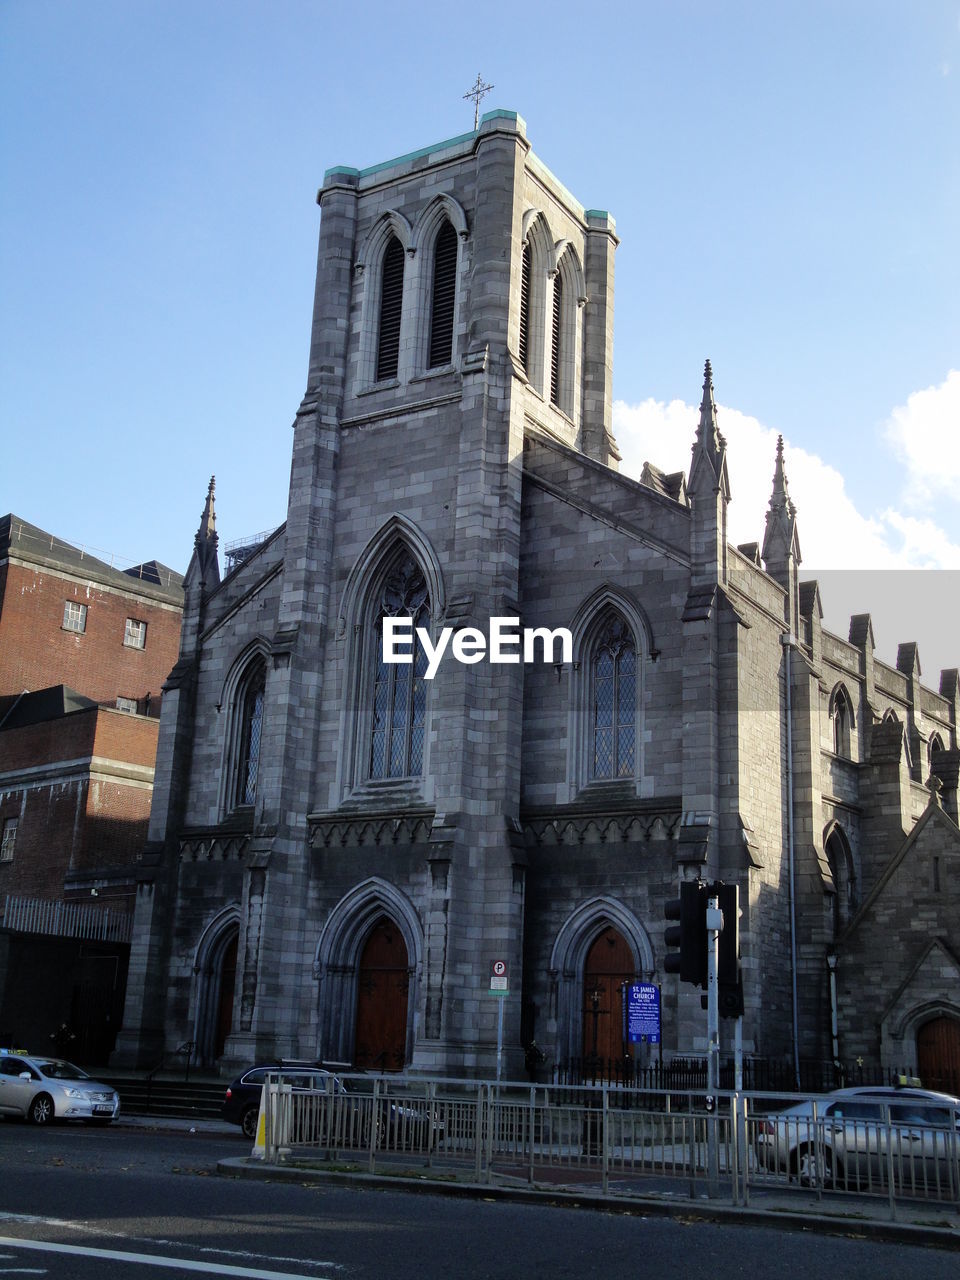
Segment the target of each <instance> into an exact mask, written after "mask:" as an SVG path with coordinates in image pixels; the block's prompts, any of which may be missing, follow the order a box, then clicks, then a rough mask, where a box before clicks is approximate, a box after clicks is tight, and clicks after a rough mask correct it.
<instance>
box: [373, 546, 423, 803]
mask: <svg viewBox="0 0 960 1280" xmlns="http://www.w3.org/2000/svg"><path fill="white" fill-rule="evenodd" d="M385 617H391V618H411V619H412V620H413V628H414V635H413V662H412V663H411V662H405V663H386V662H384V660H383V619H384V618H385ZM417 627H423V628H424V629H425V630H428V629H429V627H430V596H429V593H428V591H427V584H426V581H425V579H424V576H423V573H422V572H421V570H420V568H419V566H418V565H417V564H416V562H415V561H414V559H413V557H412V556H410V555H409V554H404V555H403V557H402V558H401V559H400V560H398V561H397V563H396V564H395V566H394V568H393V569H392V570H391V571H390V572H389V573H388V574H387V576H386V578H385V580H384V583H383V586H382V588H381V590H380V594H379V597H378V600H377V626H376V640H375V644H376V649H375V653H374V655H373V661H374V665H375V675H374V684H373V724H372V730H371V736H370V759H369V776H370V777H371V778H410V777H419V775H420V774H421V773H422V772H423V746H424V736H425V732H426V707H427V689H426V682H425V680H424V673H425V672H426V669H427V658H426V654H425V653H424V651H423V645H422V644H421V643H420V642H419V640H417V638H416V628H417Z"/></svg>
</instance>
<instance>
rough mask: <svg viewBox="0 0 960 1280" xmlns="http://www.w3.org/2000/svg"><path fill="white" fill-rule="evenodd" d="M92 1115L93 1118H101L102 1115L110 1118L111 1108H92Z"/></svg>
mask: <svg viewBox="0 0 960 1280" xmlns="http://www.w3.org/2000/svg"><path fill="white" fill-rule="evenodd" d="M93 1114H94V1115H95V1116H102V1115H108V1116H112V1115H113V1107H94V1108H93Z"/></svg>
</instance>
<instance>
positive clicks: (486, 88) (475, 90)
mask: <svg viewBox="0 0 960 1280" xmlns="http://www.w3.org/2000/svg"><path fill="white" fill-rule="evenodd" d="M494 88H496V85H492V84H484V83H483V77H482V76H481V75H480V73H479V71H478V72H477V83H476V84H475V85H473V87H472V88H471V89H470V92H469V93H465V94H464V95H463V96H464V97H465V98H472V99H473V127H474V130H476V129H479V127H480V102H481V100H482V99H483V98H485V97H486V96H487V94H488V93H489V92H490V90H491V89H494Z"/></svg>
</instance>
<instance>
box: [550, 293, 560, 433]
mask: <svg viewBox="0 0 960 1280" xmlns="http://www.w3.org/2000/svg"><path fill="white" fill-rule="evenodd" d="M562 343H563V276H562V275H561V274H560V272H559V271H558V272H557V274H556V276H554V280H553V325H552V328H551V331H550V403H551V404H555V405H556V406H557V408H558V409H559V408H560V362H561V360H562V358H563V352H562Z"/></svg>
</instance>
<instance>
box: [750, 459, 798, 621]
mask: <svg viewBox="0 0 960 1280" xmlns="http://www.w3.org/2000/svg"><path fill="white" fill-rule="evenodd" d="M760 556H761V558H762V560H763V567H764V568H765V569H766V571H767V573H769V575H770V577H771V578H775V579H776V581H777V582H779V583H780V585H781V586H782V587H783V588H784V590H785V591H786V592H787V600H786V608H785V620H786V622H787V623H788V625H789V626H790V628H791V630H794V629H795V627H796V626H797V623H798V618H799V599H798V595H797V586H798V584H797V570H798V567H799V565H800V560H801V556H800V538H799V536H798V534H797V508H796V507H795V506H794V505H793V502H792V501H791V498H790V491H789V489H788V487H787V473H786V470H785V469H784V465H783V436H777V461H776V465H775V467H774V470H773V492H772V493H771V495H770V502H769V505H768V507H767V523H766V529H765V530H764V534H763V549H762V551H761V552H760Z"/></svg>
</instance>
